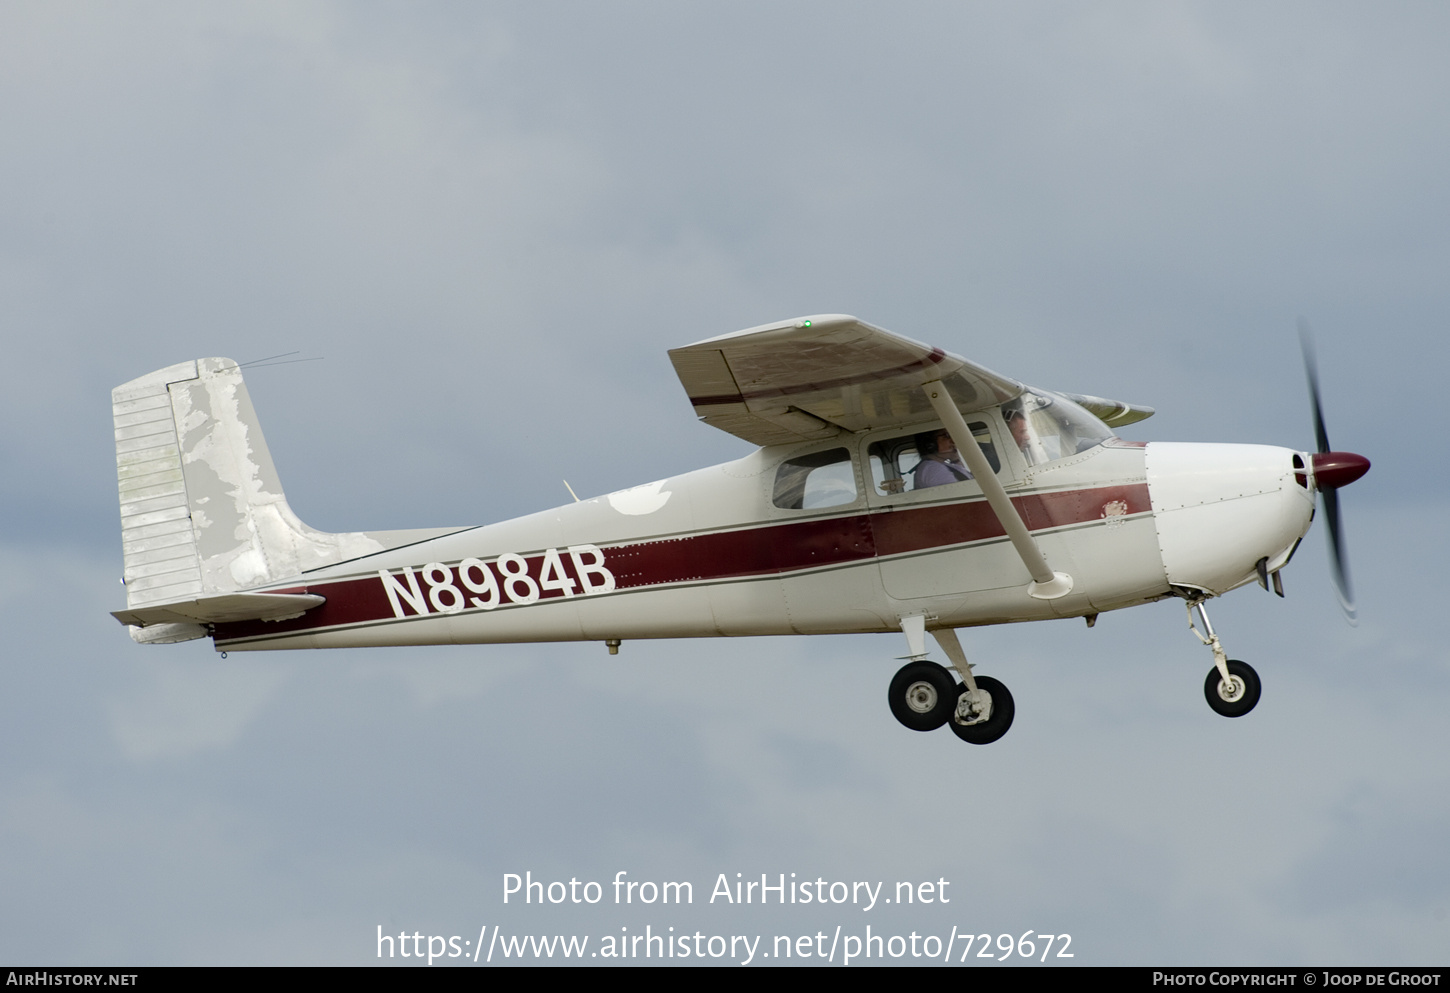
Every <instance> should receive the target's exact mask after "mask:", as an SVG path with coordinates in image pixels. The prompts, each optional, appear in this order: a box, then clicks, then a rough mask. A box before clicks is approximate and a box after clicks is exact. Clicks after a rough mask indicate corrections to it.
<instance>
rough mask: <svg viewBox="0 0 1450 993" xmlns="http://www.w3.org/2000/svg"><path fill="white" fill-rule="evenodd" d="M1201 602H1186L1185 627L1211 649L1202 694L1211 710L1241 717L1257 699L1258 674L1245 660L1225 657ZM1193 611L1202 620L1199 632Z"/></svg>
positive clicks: (1258, 689) (1258, 692) (1200, 600)
mask: <svg viewBox="0 0 1450 993" xmlns="http://www.w3.org/2000/svg"><path fill="white" fill-rule="evenodd" d="M1203 604H1204V601H1203V600H1202V599H1197V600H1190V601H1188V629H1189V630H1190V631H1192V632H1193V633H1194V634H1195V635H1196V636H1197V637H1198V640H1199V641H1201V642H1203V643H1204V644H1205V645H1207V646H1208V647H1209V648H1210V649H1211V650H1212V651H1213V668H1212V669H1210V670H1209V671H1208V679H1207V680H1206V681H1205V682H1204V684H1203V695H1204V696H1205V697H1206V698H1207V699H1208V705H1209V706H1210V707H1212V708H1213V711H1214V713H1216V714H1221V715H1223V716H1224V717H1242V716H1244V715H1245V714H1247V713H1248V712H1249V711H1251V710H1253V709H1254V706H1255V704H1257V703H1258V702H1259V694H1260V692H1261V690H1262V687H1261V685H1260V683H1259V674H1258V673H1257V672H1255V671H1254V668H1253V666H1251V665H1249V664H1248V663H1247V662H1240V661H1239V660H1238V659H1231V658H1229V657H1228V654H1227V653H1226V652H1225V651H1224V650H1223V645H1221V644H1220V643H1219V640H1218V635H1216V634H1214V633H1213V624H1212V623H1211V622H1210V621H1209V619H1208V610H1207V609H1206V608H1205V607H1204V605H1203ZM1194 611H1197V612H1198V618H1199V620H1201V621H1202V622H1203V630H1202V631H1200V630H1199V629H1198V625H1197V624H1195V623H1194V618H1193V613H1194Z"/></svg>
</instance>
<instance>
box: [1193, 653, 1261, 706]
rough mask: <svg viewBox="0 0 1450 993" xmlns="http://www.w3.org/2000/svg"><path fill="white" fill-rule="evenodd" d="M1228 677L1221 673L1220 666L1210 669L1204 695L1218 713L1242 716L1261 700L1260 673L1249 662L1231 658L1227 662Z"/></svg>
mask: <svg viewBox="0 0 1450 993" xmlns="http://www.w3.org/2000/svg"><path fill="white" fill-rule="evenodd" d="M1225 665H1226V666H1227V668H1228V678H1227V679H1225V678H1224V677H1223V676H1222V675H1220V674H1219V671H1218V666H1214V667H1213V668H1212V669H1210V670H1208V679H1206V680H1204V683H1203V695H1204V696H1205V697H1207V698H1208V705H1209V706H1210V707H1212V708H1213V712H1214V713H1216V714H1222V715H1223V716H1224V717H1242V716H1244V715H1245V714H1247V713H1248V712H1249V711H1251V710H1253V709H1254V704H1256V703H1258V702H1259V689H1260V687H1259V674H1258V673H1257V672H1255V671H1254V667H1253V666H1251V665H1249V664H1248V663H1247V662H1240V661H1239V660H1238V659H1229V660H1227V662H1226V663H1225Z"/></svg>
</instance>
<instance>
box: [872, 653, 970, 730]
mask: <svg viewBox="0 0 1450 993" xmlns="http://www.w3.org/2000/svg"><path fill="white" fill-rule="evenodd" d="M888 699H889V702H890V704H891V713H893V714H894V715H896V719H897V720H898V721H900V722H901V723H902V724H905V725H906V726H907V727H909V728H911V730H913V731H935V730H936V729H937V728H939V727H941V726H942V725H943V724H945V723H946V722H947V719H948V718H950V717H951V715H952V711H953V710H954V709H955V708H956V705H957V681H956V680H955V679H953V678H952V674H951V673H949V672H947V671H946V670H945V669H943V668H942V667H941V666H939V665H937V664H936V663H935V662H908V663H907V664H906V665H904V666H902V667H901V671H899V672H898V673H897V674H896V675H895V676H894V677H892V680H891V690H890V696H889V698H888Z"/></svg>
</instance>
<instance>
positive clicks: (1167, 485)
mask: <svg viewBox="0 0 1450 993" xmlns="http://www.w3.org/2000/svg"><path fill="white" fill-rule="evenodd" d="M1295 454H1296V453H1295V452H1293V451H1292V450H1290V449H1287V448H1275V447H1271V446H1269V445H1215V444H1179V443H1170V442H1154V443H1153V444H1150V445H1149V446H1148V448H1147V459H1146V464H1145V468H1146V470H1147V478H1148V492H1149V494H1150V495H1151V496H1152V499H1153V520H1154V523H1155V524H1156V526H1157V529H1158V547H1159V549H1160V551H1161V553H1162V556H1163V568H1164V571H1165V572H1166V574H1167V576H1168V581H1169V582H1170V583H1173V584H1174V585H1178V586H1191V587H1196V588H1199V589H1202V590H1206V591H1207V592H1209V593H1212V594H1215V595H1216V594H1219V593H1226V592H1228V591H1229V590H1231V589H1234V588H1236V587H1239V586H1242V585H1244V584H1245V583H1249V582H1252V581H1253V580H1254V579H1255V578H1256V576H1257V570H1256V563H1257V562H1258V561H1259V560H1260V559H1264V558H1267V559H1268V563H1267V568H1268V570H1269V571H1270V572H1273V571H1274V570H1276V569H1278V568H1279V567H1281V566H1283V565H1284V563H1285V562H1286V561H1288V558H1289V555H1290V554H1291V553H1292V552H1293V550H1294V547H1295V545H1296V544H1297V543H1298V541H1299V539H1300V538H1302V537H1303V536H1304V533H1305V532H1306V531H1307V530H1308V529H1309V522H1310V521H1311V520H1312V519H1313V516H1314V494H1313V492H1312V491H1310V490H1309V489H1307V488H1306V487H1305V486H1303V485H1301V484H1300V483H1298V482H1296V480H1295V470H1294V465H1293V460H1294V456H1295ZM1301 458H1302V456H1301ZM1302 472H1303V469H1302V468H1301V469H1300V473H1301V474H1302Z"/></svg>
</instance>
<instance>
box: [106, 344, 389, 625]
mask: <svg viewBox="0 0 1450 993" xmlns="http://www.w3.org/2000/svg"><path fill="white" fill-rule="evenodd" d="M111 403H112V411H113V414H114V417H115V425H116V471H117V476H118V479H119V484H120V495H121V540H122V543H123V549H124V554H125V570H126V571H125V577H126V605H127V607H129V608H135V607H143V606H153V605H157V604H163V603H173V602H177V601H183V600H194V599H197V598H200V597H208V596H213V595H215V594H218V593H231V592H237V591H241V590H249V589H255V588H257V587H259V586H265V585H267V584H269V583H277V582H279V581H282V580H287V579H291V578H292V577H296V576H297V575H298V574H299V573H302V572H304V571H306V570H308V569H315V568H318V567H320V566H324V565H329V564H332V563H335V562H341V561H343V560H345V559H350V558H356V557H358V556H360V555H367V554H370V553H372V552H377V551H382V550H383V549H385V548H386V547H388V545H386V544H384V543H383V542H382V541H379V540H378V537H383V535H379V536H377V537H374V536H372V535H368V534H364V533H352V534H328V533H325V532H322V531H316V530H314V529H312V528H310V527H308V526H307V525H305V524H303V523H302V522H301V521H300V520H298V519H297V515H296V514H294V513H293V512H292V508H291V507H289V506H287V499H286V497H285V496H283V494H282V485H281V483H280V482H279V481H278V479H277V470H276V467H275V466H273V464H272V457H271V455H270V454H269V453H268V451H267V443H266V441H264V440H263V438H262V429H261V427H260V426H259V425H258V423H257V415H256V413H255V411H253V410H252V402H251V399H250V398H249V397H248V396H247V387H246V384H245V383H244V382H243V381H242V373H241V370H240V369H239V368H238V366H237V364H236V363H235V362H233V361H232V360H231V359H220V358H213V359H197V360H196V361H194V362H183V363H181V364H180V365H174V366H170V367H168V368H166V369H161V370H159V371H157V372H153V373H151V374H150V375H148V376H142V377H141V378H140V379H134V380H132V381H131V382H129V383H126V384H125V385H123V386H118V387H117V388H116V389H115V390H114V391H112V393H111Z"/></svg>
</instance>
